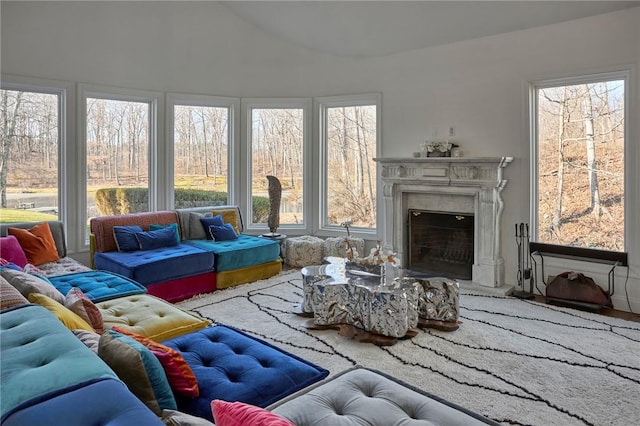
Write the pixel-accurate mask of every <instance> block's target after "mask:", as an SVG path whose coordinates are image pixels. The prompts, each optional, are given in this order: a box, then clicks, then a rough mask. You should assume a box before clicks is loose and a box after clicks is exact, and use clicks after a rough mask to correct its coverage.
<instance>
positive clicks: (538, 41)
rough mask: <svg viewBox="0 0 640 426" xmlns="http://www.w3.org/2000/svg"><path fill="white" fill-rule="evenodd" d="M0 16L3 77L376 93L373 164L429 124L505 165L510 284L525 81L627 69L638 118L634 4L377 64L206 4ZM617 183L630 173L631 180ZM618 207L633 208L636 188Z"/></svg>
mask: <svg viewBox="0 0 640 426" xmlns="http://www.w3.org/2000/svg"><path fill="white" fill-rule="evenodd" d="M1 14H2V30H1V31H2V51H1V55H2V56H1V67H2V73H3V74H5V73H7V74H14V75H21V76H31V77H40V78H48V79H58V80H66V81H71V82H80V83H91V84H100V85H111V86H118V87H124V88H134V89H144V90H154V91H163V92H183V93H200V94H210V95H222V96H235V97H316V96H329V95H342V94H353V93H363V92H380V93H382V99H383V101H382V102H383V113H382V116H383V123H382V129H383V132H382V135H383V156H410V155H411V153H412V152H413V151H416V150H418V146H419V144H420V142H422V141H423V140H424V139H425V138H430V137H431V136H432V131H433V129H434V128H437V129H438V132H439V135H444V133H445V131H446V130H447V129H448V127H449V126H450V125H454V126H455V127H456V132H457V134H456V138H455V139H456V140H457V141H458V143H459V145H461V147H462V148H463V150H464V155H465V156H473V155H477V156H501V155H508V156H513V157H515V158H516V159H515V161H514V162H513V163H512V164H511V165H510V166H509V167H508V168H507V169H506V170H505V178H507V179H508V180H509V184H508V186H507V188H506V189H505V190H504V192H503V196H504V201H505V209H504V213H503V226H504V228H503V229H504V232H503V237H502V244H503V254H504V257H505V264H506V279H507V282H509V283H514V282H515V280H516V279H515V275H516V274H515V272H516V267H517V257H516V250H515V241H514V238H513V236H512V235H511V234H512V232H511V229H512V228H513V224H514V223H519V222H529V134H528V124H527V123H528V117H527V87H528V86H527V83H528V82H529V81H532V80H539V79H542V78H552V77H560V76H565V75H566V76H570V75H575V74H579V73H592V72H597V71H607V70H614V69H620V68H629V67H631V68H632V70H633V75H632V90H633V94H632V101H633V102H632V105H630V108H632V109H631V111H632V117H636V118H637V117H638V100H639V99H640V90H639V89H638V76H637V74H638V70H639V69H640V29H639V28H640V8H634V9H627V10H623V11H620V12H615V13H611V14H606V15H600V16H596V17H592V18H586V19H581V20H576V21H571V22H568V23H564V24H556V25H551V26H546V27H541V28H534V29H530V30H526V31H521V32H514V33H509V34H503V35H498V36H492V37H487V38H482V39H475V40H471V41H467V42H460V43H455V44H450V45H445V46H439V47H433V48H428V49H423V50H416V51H411V52H406V53H400V54H396V55H390V56H385V57H380V58H343V57H334V56H331V55H327V54H320V53H316V52H312V51H308V50H305V49H302V48H298V47H296V46H295V45H293V44H291V43H289V42H286V41H284V40H281V39H279V38H275V37H272V36H270V35H268V34H265V33H264V32H262V31H261V30H260V29H258V28H256V27H254V26H252V25H250V24H248V23H245V22H244V21H241V20H239V19H238V18H236V17H235V15H233V14H232V13H231V12H229V11H228V10H227V9H226V8H225V7H224V6H223V5H220V4H216V3H213V2H178V3H169V2H159V3H151V2H139V3H126V2H110V3H106V2H69V3H59V2H43V3H34V2H6V1H3V2H2V4H1ZM639 123H640V120H632V123H629V124H630V129H629V135H630V136H631V139H630V140H631V149H630V150H629V152H628V155H630V156H631V157H632V158H635V159H636V161H635V162H631V164H634V163H635V164H638V163H639V162H640V149H639V145H640V144H639V143H638V138H639V135H640V131H639V126H640V124H639ZM628 181H629V182H638V181H640V172H639V171H638V170H630V171H629V176H628ZM626 202H627V203H628V204H629V205H631V206H636V207H638V206H640V190H639V189H638V187H637V185H632V186H631V189H630V191H628V195H627V199H626ZM638 210H639V209H638V208H631V209H630V211H633V212H637V211H638ZM627 225H628V229H629V230H630V231H631V232H630V234H629V238H628V240H629V241H628V243H629V244H628V247H629V253H630V256H631V260H632V262H633V267H632V269H631V278H630V280H629V285H628V292H629V295H630V297H631V298H632V299H634V301H633V303H634V305H632V306H633V307H634V311H640V282H639V280H638V276H639V275H640V250H639V246H640V240H639V237H638V235H639V234H640V215H637V214H633V215H632V216H631V217H629V218H628V219H627ZM623 272H624V273H626V271H624V269H623ZM623 283H624V274H623V276H622V278H618V280H617V284H618V285H617V288H618V291H616V296H618V297H620V298H619V299H618V298H616V300H615V303H616V307H617V308H619V309H627V308H626V301H625V300H624V299H623V297H624V291H623V290H624V289H623V287H622V284H623Z"/></svg>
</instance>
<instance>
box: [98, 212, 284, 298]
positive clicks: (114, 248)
mask: <svg viewBox="0 0 640 426" xmlns="http://www.w3.org/2000/svg"><path fill="white" fill-rule="evenodd" d="M205 214H208V215H214V214H215V215H217V214H220V215H221V216H222V217H223V218H224V219H225V222H226V223H231V224H233V226H234V228H235V229H236V232H237V234H238V238H237V239H235V240H232V241H212V240H207V239H206V234H205V231H204V227H203V226H202V224H201V223H200V220H199V219H200V218H201V217H204V215H205ZM171 224H176V225H175V226H177V228H178V232H179V236H180V243H179V244H177V245H172V246H170V247H161V248H155V249H153V250H134V251H119V250H118V244H117V243H116V238H115V237H114V227H116V226H140V228H141V229H142V230H143V231H148V230H149V229H150V227H151V225H159V226H168V225H171ZM90 227H91V258H92V261H93V263H94V266H95V267H96V268H97V269H101V270H106V271H111V272H115V273H117V274H120V275H123V276H125V277H128V278H131V279H133V280H135V281H137V282H139V283H141V284H143V285H144V286H145V287H146V288H147V290H148V292H149V294H152V295H155V296H158V297H161V298H163V299H165V300H168V301H170V302H177V301H180V300H183V299H186V298H189V297H191V296H194V295H196V294H200V293H206V292H211V291H213V290H215V289H217V288H226V287H229V286H232V285H237V284H243V283H247V282H251V281H255V280H258V279H264V278H268V277H271V276H273V275H277V274H278V273H280V271H281V270H282V261H281V259H280V247H279V244H278V243H277V242H276V241H272V240H268V239H264V238H260V237H255V236H250V235H245V234H243V233H242V232H243V231H244V224H243V222H242V216H241V214H240V209H239V208H238V207H237V206H211V207H199V208H193V209H182V210H172V211H160V212H147V213H136V214H127V215H120V216H103V217H97V218H92V219H91V221H90Z"/></svg>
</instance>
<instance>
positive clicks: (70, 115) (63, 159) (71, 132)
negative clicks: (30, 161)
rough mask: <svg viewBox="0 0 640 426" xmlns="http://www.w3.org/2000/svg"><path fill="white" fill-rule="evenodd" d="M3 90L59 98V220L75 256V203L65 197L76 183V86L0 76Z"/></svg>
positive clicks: (43, 80)
mask: <svg viewBox="0 0 640 426" xmlns="http://www.w3.org/2000/svg"><path fill="white" fill-rule="evenodd" d="M1 86H2V89H5V90H18V91H26V92H38V93H46V94H51V95H57V96H58V97H59V102H58V164H57V167H58V208H59V211H58V219H59V220H60V221H61V222H63V223H64V224H65V228H66V229H67V235H66V237H67V242H66V243H67V250H68V252H69V253H76V252H78V251H79V250H80V249H81V248H82V247H80V246H78V244H77V241H78V238H77V237H78V232H79V231H78V230H77V229H74V228H73V227H71V226H69V224H71V223H76V219H77V218H76V217H75V211H76V208H75V205H74V204H75V203H74V201H75V200H72V199H71V198H70V197H69V196H68V194H72V193H74V192H75V190H76V188H75V186H76V185H77V182H75V180H73V179H70V176H74V172H75V170H74V169H75V167H76V161H75V160H76V157H75V153H76V152H75V151H76V150H75V149H74V142H75V127H74V125H73V123H74V118H75V102H74V99H75V84H74V83H71V82H68V81H61V80H50V79H42V78H32V77H23V76H16V75H10V74H2V78H1Z"/></svg>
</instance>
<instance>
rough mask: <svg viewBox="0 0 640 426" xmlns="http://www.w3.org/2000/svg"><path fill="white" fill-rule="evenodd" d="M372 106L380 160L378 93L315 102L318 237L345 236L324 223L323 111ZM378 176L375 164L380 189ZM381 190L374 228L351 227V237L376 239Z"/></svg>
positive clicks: (324, 126) (333, 226) (341, 229)
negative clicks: (374, 109) (373, 106)
mask: <svg viewBox="0 0 640 426" xmlns="http://www.w3.org/2000/svg"><path fill="white" fill-rule="evenodd" d="M368 105H375V107H376V152H375V157H374V158H380V157H381V156H382V94H380V93H365V94H359V95H339V96H324V97H318V98H315V116H316V117H317V126H318V128H317V130H316V131H315V133H316V134H317V137H318V143H316V144H314V146H315V147H317V152H315V153H314V157H315V158H317V159H318V161H317V165H316V167H317V170H318V177H319V179H317V187H314V189H313V190H314V193H316V194H318V206H319V208H318V209H317V213H316V214H317V219H316V223H317V224H318V229H319V231H320V232H321V234H322V235H327V236H336V235H337V236H340V235H345V229H344V228H343V227H341V226H339V225H330V224H328V223H327V217H328V201H327V197H328V183H327V182H328V173H327V167H326V165H327V164H326V163H327V150H328V140H327V125H328V121H327V110H328V109H329V108H339V107H354V106H368ZM378 176H379V172H378V166H377V164H376V186H379V185H380V180H379V179H378ZM380 194H381V188H379V187H377V188H376V227H375V228H364V227H353V228H350V233H351V235H353V236H355V237H360V238H364V239H372V238H374V237H375V238H377V239H380V235H379V231H378V230H379V229H381V226H382V225H381V224H382V216H383V214H381V212H384V203H383V200H382V198H383V197H381V196H380Z"/></svg>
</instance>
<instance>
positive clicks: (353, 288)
mask: <svg viewBox="0 0 640 426" xmlns="http://www.w3.org/2000/svg"><path fill="white" fill-rule="evenodd" d="M326 262H327V263H325V264H323V265H314V266H307V267H305V268H303V269H302V271H301V272H302V277H303V300H302V303H301V305H300V312H299V313H301V314H303V315H305V314H306V315H307V316H313V322H308V323H307V326H308V327H311V328H327V327H331V326H337V327H334V328H339V330H340V331H341V334H345V335H349V336H350V337H358V338H361V337H363V339H364V340H370V341H373V342H374V343H379V344H393V343H395V341H396V340H397V339H398V338H404V337H412V336H414V335H415V334H416V327H417V326H418V325H420V326H432V327H433V326H435V327H437V328H440V329H444V330H455V329H457V328H458V307H459V303H458V283H457V282H455V281H452V280H449V279H447V278H420V277H416V276H412V274H411V271H407V270H402V269H398V268H395V267H393V266H391V265H385V266H377V267H371V266H363V265H358V264H353V263H351V262H348V261H346V260H344V259H342V258H330V259H326ZM436 305H437V306H436ZM354 328H355V329H354ZM359 331H364V332H365V333H366V334H365V335H364V336H362V335H358V332H359ZM360 334H362V333H360Z"/></svg>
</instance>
